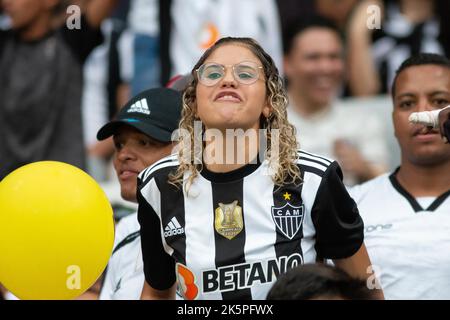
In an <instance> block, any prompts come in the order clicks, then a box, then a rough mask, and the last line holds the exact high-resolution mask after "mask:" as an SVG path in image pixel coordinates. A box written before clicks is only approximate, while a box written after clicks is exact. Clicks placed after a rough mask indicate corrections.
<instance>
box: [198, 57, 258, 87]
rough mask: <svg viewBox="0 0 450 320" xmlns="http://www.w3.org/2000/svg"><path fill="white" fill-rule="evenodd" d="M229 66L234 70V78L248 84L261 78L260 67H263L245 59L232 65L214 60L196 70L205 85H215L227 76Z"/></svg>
mask: <svg viewBox="0 0 450 320" xmlns="http://www.w3.org/2000/svg"><path fill="white" fill-rule="evenodd" d="M229 67H231V68H232V70H233V77H234V79H235V80H236V81H237V82H239V83H241V84H247V85H248V84H252V83H255V82H256V81H257V80H258V79H259V69H262V68H263V67H262V66H258V65H257V64H256V63H254V62H251V61H244V62H240V63H238V64H235V65H231V66H224V65H222V64H218V63H214V62H212V63H205V64H202V65H201V66H200V67H199V68H198V69H197V70H196V71H197V76H198V80H199V81H200V83H202V84H204V85H205V86H208V87H210V86H214V85H216V84H217V83H218V82H219V81H220V80H221V79H222V78H223V77H225V73H226V69H227V68H229Z"/></svg>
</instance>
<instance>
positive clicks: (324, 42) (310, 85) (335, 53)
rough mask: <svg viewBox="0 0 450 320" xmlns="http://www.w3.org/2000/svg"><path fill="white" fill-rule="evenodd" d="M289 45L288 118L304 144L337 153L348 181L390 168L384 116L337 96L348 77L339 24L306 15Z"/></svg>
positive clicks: (288, 38) (287, 40) (293, 29)
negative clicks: (339, 100)
mask: <svg viewBox="0 0 450 320" xmlns="http://www.w3.org/2000/svg"><path fill="white" fill-rule="evenodd" d="M284 46H285V47H284V54H285V56H284V71H285V75H286V77H287V80H288V93H289V98H290V105H289V107H288V119H289V121H290V122H291V123H292V124H293V125H294V126H295V127H296V129H297V139H298V141H299V142H300V147H301V148H302V149H306V150H309V151H311V152H313V153H317V154H323V155H325V156H327V157H331V158H335V159H336V160H337V161H338V162H339V164H340V165H341V167H342V169H343V171H344V177H345V180H344V181H345V183H346V184H354V183H357V182H362V181H366V180H368V179H370V178H373V177H375V176H377V175H378V174H380V173H382V172H384V171H385V170H386V166H387V162H388V159H387V158H388V155H387V153H388V152H387V143H386V141H384V139H383V134H382V132H383V130H384V127H383V125H382V123H381V121H380V119H378V118H377V117H376V116H367V114H366V112H365V111H364V110H363V109H359V108H352V109H350V108H347V107H343V106H339V105H337V104H336V101H335V99H336V97H337V95H338V93H339V90H342V87H343V78H344V57H343V55H344V47H343V42H342V40H341V37H340V35H339V31H338V29H337V27H336V26H334V25H333V23H332V22H331V21H329V20H327V19H325V18H323V17H319V16H317V17H308V18H305V19H302V20H301V21H299V22H297V23H295V24H293V25H291V26H290V27H289V28H288V29H287V32H286V35H285V39H284Z"/></svg>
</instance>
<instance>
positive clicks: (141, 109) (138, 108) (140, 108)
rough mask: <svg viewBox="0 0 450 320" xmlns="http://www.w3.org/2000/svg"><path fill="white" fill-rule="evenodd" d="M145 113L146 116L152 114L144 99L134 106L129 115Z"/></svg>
mask: <svg viewBox="0 0 450 320" xmlns="http://www.w3.org/2000/svg"><path fill="white" fill-rule="evenodd" d="M132 112H133V113H134V112H135V113H143V114H146V115H149V114H150V109H149V108H148V104H147V99H142V100H139V101H137V102H136V103H134V104H132V105H131V107H130V109H129V110H128V113H132Z"/></svg>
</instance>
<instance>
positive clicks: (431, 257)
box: [350, 54, 450, 299]
mask: <svg viewBox="0 0 450 320" xmlns="http://www.w3.org/2000/svg"><path fill="white" fill-rule="evenodd" d="M392 97H393V102H394V110H393V113H392V115H393V121H394V128H395V136H396V138H397V140H398V143H399V145H400V148H401V164H400V167H399V168H398V169H397V170H396V171H395V172H394V173H392V174H385V175H382V176H380V177H378V178H375V179H373V180H371V181H369V182H366V183H365V184H362V185H360V186H356V187H354V188H352V189H351V190H350V194H351V196H352V197H353V199H354V200H355V201H356V202H357V204H358V208H359V210H360V214H361V216H362V217H363V220H364V225H365V235H364V242H365V244H366V246H367V251H368V252H369V256H370V259H371V262H372V264H373V270H374V271H375V272H376V273H377V276H378V279H379V280H380V283H381V286H382V288H383V291H384V295H385V297H386V298H387V299H450V281H449V279H450V268H449V265H450V255H449V254H448V252H449V251H450V232H449V230H450V147H449V145H448V144H445V143H444V141H443V140H442V138H441V135H440V132H439V131H438V130H437V129H433V128H428V127H425V126H422V125H419V124H414V125H413V124H410V123H409V116H410V115H411V113H412V112H421V111H431V110H436V109H441V108H443V107H445V106H447V105H449V104H450V61H449V60H448V59H446V58H445V57H443V56H439V55H436V54H419V55H418V56H414V57H411V58H409V59H407V60H406V61H405V62H403V64H402V65H401V66H400V68H399V70H398V71H397V75H396V77H395V79H394V83H393V86H392Z"/></svg>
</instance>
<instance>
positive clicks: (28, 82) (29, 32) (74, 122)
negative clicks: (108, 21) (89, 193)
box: [0, 0, 116, 180]
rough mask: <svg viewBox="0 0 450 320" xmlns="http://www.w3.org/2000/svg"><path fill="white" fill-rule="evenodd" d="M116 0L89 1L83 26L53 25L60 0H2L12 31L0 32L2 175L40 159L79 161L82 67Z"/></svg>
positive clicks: (81, 160) (82, 159)
mask: <svg viewBox="0 0 450 320" xmlns="http://www.w3.org/2000/svg"><path fill="white" fill-rule="evenodd" d="M115 2H116V0H92V1H89V2H87V4H86V7H85V9H84V10H83V14H82V16H81V20H80V21H79V22H80V26H81V28H79V29H77V28H76V23H75V29H73V30H70V29H69V28H68V27H67V26H66V25H63V26H58V27H56V28H54V26H53V23H54V22H55V21H60V20H62V21H65V20H64V19H57V18H58V17H57V16H55V14H56V12H59V11H57V10H61V9H62V10H63V11H65V7H64V6H63V5H64V4H65V2H62V1H59V0H47V1H35V0H20V1H17V0H2V5H3V8H4V10H5V13H6V14H7V15H8V16H9V17H10V18H11V24H12V30H11V31H0V70H1V72H0V180H1V179H2V178H3V177H4V176H5V175H7V174H8V173H9V172H11V171H13V170H14V169H16V168H18V167H20V166H22V165H24V164H27V163H30V162H35V161H39V160H57V161H63V162H67V163H70V164H73V165H76V166H78V167H81V168H83V167H84V162H85V153H84V145H83V135H82V122H81V106H80V105H81V88H82V65H83V63H84V61H85V59H86V57H87V56H88V55H89V53H90V51H91V50H92V49H93V48H94V47H95V46H97V45H98V44H99V43H101V40H102V36H101V33H100V30H99V26H100V23H101V22H102V20H103V19H104V18H105V17H107V16H108V15H109V13H110V12H111V10H112V9H113V7H114V5H115ZM68 18H69V20H68V25H70V23H71V22H74V20H75V21H76V20H77V19H78V18H80V17H78V16H76V15H74V16H71V17H68Z"/></svg>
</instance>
